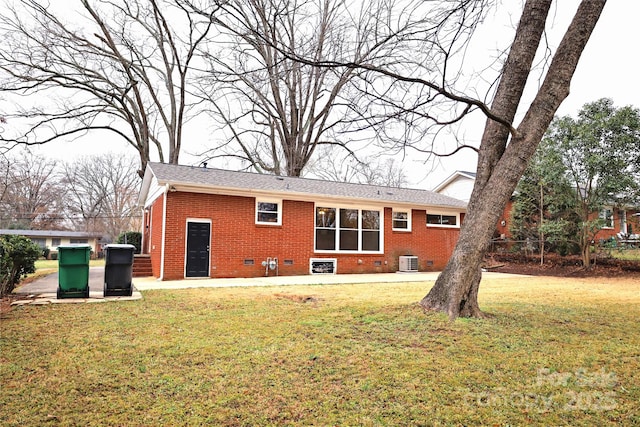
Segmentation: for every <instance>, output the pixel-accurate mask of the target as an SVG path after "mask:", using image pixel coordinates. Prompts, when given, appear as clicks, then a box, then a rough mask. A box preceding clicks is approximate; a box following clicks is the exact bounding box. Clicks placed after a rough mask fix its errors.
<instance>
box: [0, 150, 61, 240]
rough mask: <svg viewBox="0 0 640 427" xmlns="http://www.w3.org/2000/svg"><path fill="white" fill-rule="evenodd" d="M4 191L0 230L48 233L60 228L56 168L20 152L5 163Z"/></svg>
mask: <svg viewBox="0 0 640 427" xmlns="http://www.w3.org/2000/svg"><path fill="white" fill-rule="evenodd" d="M5 166H7V168H6V170H4V171H3V175H4V176H5V177H6V180H5V188H4V192H3V197H2V200H0V222H1V224H2V228H15V229H27V230H29V229H41V230H51V229H57V228H60V227H61V226H62V224H63V222H64V217H63V216H61V214H60V212H61V209H60V208H61V202H62V201H63V200H64V188H62V187H61V186H60V185H59V180H58V175H57V170H56V164H55V162H54V161H51V160H46V159H45V158H43V157H41V156H36V155H33V154H31V153H30V152H28V151H26V150H23V151H22V152H21V153H19V154H18V155H17V156H16V157H15V158H10V159H7V163H6V164H5Z"/></svg>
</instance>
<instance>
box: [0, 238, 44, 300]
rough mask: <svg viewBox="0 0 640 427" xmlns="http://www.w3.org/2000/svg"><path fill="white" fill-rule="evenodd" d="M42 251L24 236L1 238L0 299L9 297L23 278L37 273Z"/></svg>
mask: <svg viewBox="0 0 640 427" xmlns="http://www.w3.org/2000/svg"><path fill="white" fill-rule="evenodd" d="M41 253H42V249H41V248H40V246H38V245H37V244H35V243H33V242H32V241H31V239H28V238H26V237H24V236H0V297H3V296H5V295H9V294H10V293H11V292H13V290H14V289H15V288H16V286H17V285H18V284H19V283H20V281H21V280H22V278H23V277H24V276H25V275H27V274H29V273H34V272H35V271H36V266H35V262H36V260H37V259H38V258H39V257H40V255H41Z"/></svg>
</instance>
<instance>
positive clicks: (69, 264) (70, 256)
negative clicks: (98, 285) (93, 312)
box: [57, 245, 91, 299]
mask: <svg viewBox="0 0 640 427" xmlns="http://www.w3.org/2000/svg"><path fill="white" fill-rule="evenodd" d="M90 256H91V246H89V245H66V246H58V291H57V297H58V299H61V298H89V258H90Z"/></svg>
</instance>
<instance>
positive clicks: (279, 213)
mask: <svg viewBox="0 0 640 427" xmlns="http://www.w3.org/2000/svg"><path fill="white" fill-rule="evenodd" d="M259 203H275V204H276V205H278V220H277V221H276V222H266V221H258V204H259ZM255 211H256V214H255V223H256V225H273V226H278V225H282V199H259V198H257V197H256V205H255Z"/></svg>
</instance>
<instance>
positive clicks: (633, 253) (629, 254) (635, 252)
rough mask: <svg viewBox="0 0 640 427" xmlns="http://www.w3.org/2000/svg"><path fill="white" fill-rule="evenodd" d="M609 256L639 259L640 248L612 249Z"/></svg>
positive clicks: (632, 259)
mask: <svg viewBox="0 0 640 427" xmlns="http://www.w3.org/2000/svg"><path fill="white" fill-rule="evenodd" d="M611 256H612V257H614V258H618V259H626V260H631V261H640V249H624V250H612V251H611Z"/></svg>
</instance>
